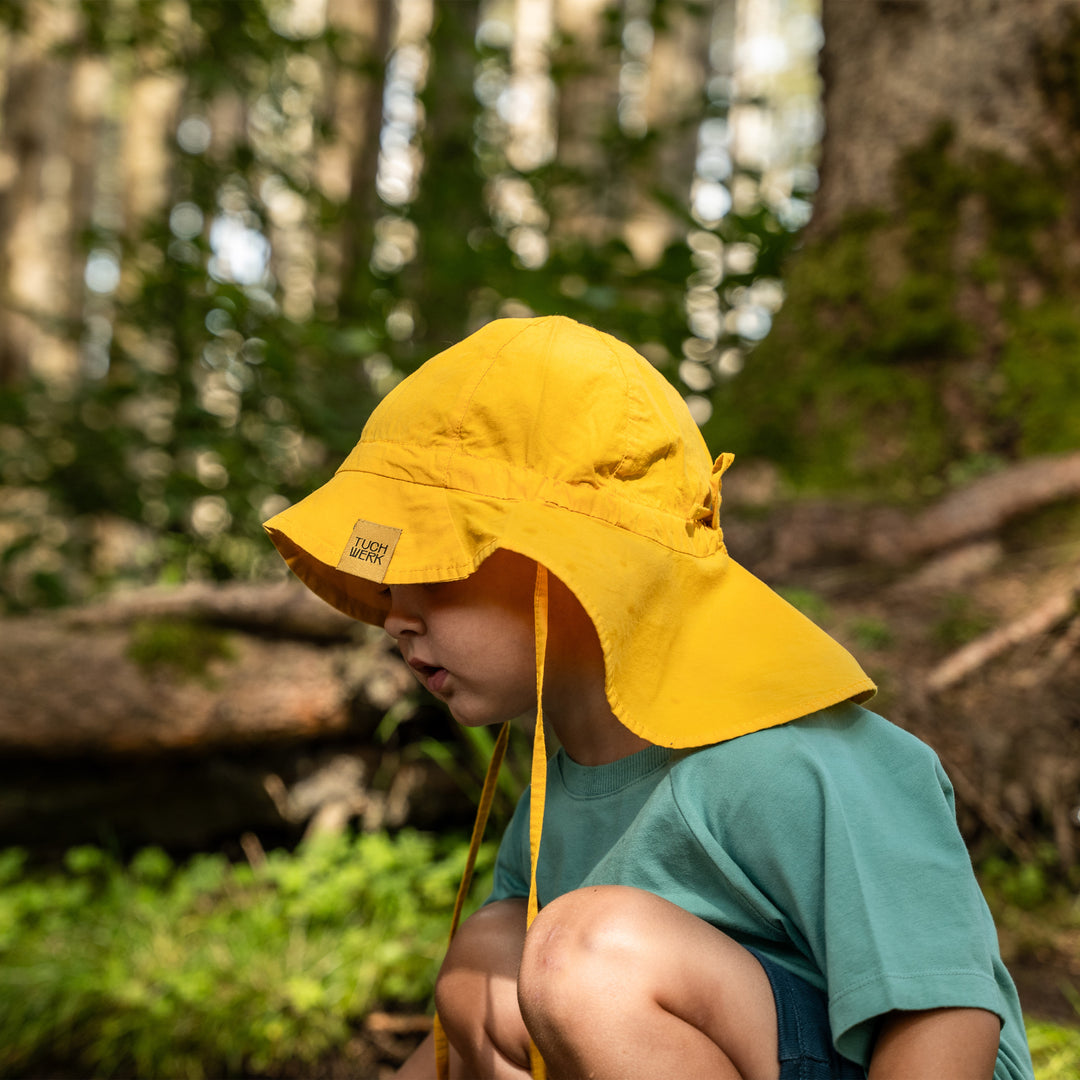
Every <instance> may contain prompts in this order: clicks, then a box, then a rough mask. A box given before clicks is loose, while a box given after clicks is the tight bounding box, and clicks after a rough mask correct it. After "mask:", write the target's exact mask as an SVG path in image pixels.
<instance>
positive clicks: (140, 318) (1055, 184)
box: [0, 0, 1080, 1077]
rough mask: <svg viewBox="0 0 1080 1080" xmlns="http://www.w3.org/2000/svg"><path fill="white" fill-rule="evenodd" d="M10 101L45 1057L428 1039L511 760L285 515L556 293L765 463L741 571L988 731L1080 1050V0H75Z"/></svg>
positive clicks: (984, 848)
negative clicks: (503, 766)
mask: <svg viewBox="0 0 1080 1080" xmlns="http://www.w3.org/2000/svg"><path fill="white" fill-rule="evenodd" d="M0 94H2V105H0V316H2V322H0V604H2V608H3V615H2V617H0V671H2V672H3V674H2V676H0V679H2V680H3V681H2V683H0V687H2V692H0V745H2V746H3V758H2V760H0V781H2V783H0V788H2V790H0V842H2V843H4V844H5V845H8V850H7V852H6V853H5V854H3V855H2V856H0V880H3V881H4V883H5V888H4V891H3V893H2V894H0V959H2V963H0V1003H2V1005H3V1008H2V1009H0V1047H2V1048H0V1070H3V1071H4V1072H5V1074H8V1073H10V1074H11V1075H31V1074H39V1073H40V1072H41V1070H42V1069H43V1068H48V1069H50V1070H52V1071H55V1072H57V1074H58V1075H82V1074H84V1073H85V1072H86V1071H87V1070H89V1071H93V1072H95V1073H96V1074H100V1075H106V1074H112V1075H131V1074H132V1073H136V1074H138V1075H147V1076H150V1075H161V1076H173V1075H202V1074H223V1073H228V1074H230V1075H231V1074H236V1075H244V1074H248V1075H256V1074H257V1075H291V1073H290V1070H295V1069H297V1068H299V1067H300V1066H299V1065H298V1063H300V1062H304V1061H311V1060H313V1059H317V1060H319V1061H320V1062H322V1065H321V1066H320V1067H322V1068H324V1069H327V1070H330V1071H333V1070H337V1071H339V1072H340V1074H341V1075H355V1076H369V1075H370V1076H375V1075H377V1074H378V1069H379V1068H380V1067H383V1068H385V1067H388V1066H389V1065H390V1064H392V1063H393V1062H394V1061H395V1060H396V1059H397V1058H398V1057H400V1055H401V1053H403V1052H404V1050H405V1048H407V1046H408V1044H409V1042H410V1040H411V1039H413V1038H414V1037H415V1034H416V1032H417V1031H418V1030H422V1029H423V1025H424V1023H425V1021H424V1019H423V1018H422V1017H420V1018H417V1017H415V1016H413V1015H412V1011H413V1010H415V1009H416V1008H417V1007H422V1006H423V1004H424V1002H425V1000H426V996H427V994H428V993H429V990H430V980H431V972H432V969H433V967H432V966H433V964H434V962H435V961H436V959H437V956H438V952H439V947H440V946H439V943H440V940H441V936H442V934H443V930H444V922H445V910H446V908H447V907H448V905H449V903H450V901H451V899H452V891H453V885H454V879H455V875H456V874H457V872H458V870H459V869H460V865H461V851H460V840H459V838H460V830H461V829H463V828H464V827H465V825H466V823H467V820H468V815H469V808H470V804H471V802H472V799H473V797H474V794H475V787H476V784H477V783H478V779H477V774H478V770H480V769H481V768H482V761H483V758H484V755H485V753H486V751H487V749H488V745H487V742H486V739H485V737H484V735H483V734H482V733H481V734H480V735H474V736H471V737H469V738H466V736H465V735H464V734H462V733H460V732H457V731H455V729H454V728H453V726H452V725H451V724H449V723H448V721H447V719H446V717H445V715H443V714H442V713H441V712H439V711H438V710H437V709H436V708H435V706H434V703H433V702H431V701H430V700H425V699H424V698H422V697H420V696H418V695H417V694H416V692H415V691H413V690H410V689H409V680H408V677H407V674H405V673H403V672H402V671H401V669H400V665H399V664H397V663H396V661H395V659H394V658H393V657H392V656H391V655H389V654H388V653H387V651H386V649H385V647H384V646H383V645H381V644H380V643H379V642H377V641H376V640H373V639H371V638H369V637H368V636H367V635H365V634H363V633H362V632H361V631H359V630H358V629H356V628H354V627H351V626H349V625H347V624H346V623H345V622H344V621H342V620H340V619H338V618H336V617H335V616H334V614H333V613H331V612H329V610H328V609H324V608H321V607H319V606H318V605H317V604H315V602H313V601H311V599H310V598H309V597H307V595H306V594H304V593H302V592H298V591H296V590H294V589H292V588H291V587H290V586H289V584H288V583H286V582H285V581H284V571H283V568H282V567H281V566H280V565H279V563H278V560H277V556H276V555H275V554H274V553H273V552H272V550H271V549H270V546H269V544H268V543H267V541H266V540H265V538H264V536H263V534H262V530H261V525H260V523H261V521H262V520H264V519H265V518H266V517H268V516H270V515H271V514H272V513H273V512H275V511H276V510H277V509H280V508H281V507H283V506H284V505H286V504H287V503H288V502H290V501H292V500H293V499H295V498H297V497H299V496H300V495H302V494H304V493H306V492H307V491H308V490H310V489H311V488H312V487H314V486H315V485H317V484H318V483H319V482H321V481H322V480H323V479H325V478H326V477H327V476H328V475H329V474H330V473H331V472H332V470H333V469H334V468H335V467H336V465H337V464H338V463H339V462H340V460H341V459H342V458H343V457H344V455H345V454H346V453H347V452H348V450H349V449H350V448H351V446H352V444H353V443H354V441H355V440H356V438H357V436H358V433H359V430H360V428H361V427H362V424H363V421H364V418H365V417H366V415H367V413H368V412H369V411H370V409H371V408H372V407H373V405H374V404H375V403H376V402H377V401H378V400H379V399H380V398H381V397H382V396H383V395H384V394H385V393H386V392H387V391H388V390H389V389H390V388H391V387H392V386H393V385H395V384H396V382H397V381H399V380H400V379H401V378H402V377H403V376H404V375H405V374H407V373H408V372H409V371H411V370H413V369H414V368H415V367H416V366H417V365H418V364H420V363H422V362H423V361H424V360H425V359H427V358H428V357H429V356H431V355H433V354H434V353H436V352H438V351H439V350H440V349H441V348H443V347H445V346H446V345H448V344H450V343H452V342H454V341H457V340H459V339H460V338H461V337H462V336H464V335H465V334H466V333H468V332H470V331H471V330H473V329H475V328H477V327H478V326H479V325H481V324H482V323H483V322H485V321H487V320H489V319H491V318H495V317H499V316H506V315H510V316H514V315H527V314H533V313H536V314H546V313H551V312H559V313H563V314H567V315H571V316H573V317H575V318H578V319H581V320H582V321H585V322H588V323H591V324H592V325H595V326H598V327H600V328H601V329H604V330H607V331H609V332H611V333H614V334H616V335H617V336H619V337H621V338H623V339H624V340H626V341H628V342H630V343H631V344H633V345H634V346H635V347H636V348H638V349H639V350H640V351H642V352H643V353H644V355H646V356H647V357H648V359H649V360H650V361H652V362H653V363H654V364H656V365H657V367H659V368H660V369H661V370H662V371H663V372H664V373H665V374H666V375H667V376H668V378H669V379H671V381H672V382H673V383H674V384H675V385H676V386H677V387H678V388H679V390H680V392H682V393H683V395H684V397H685V398H686V400H687V403H688V405H689V407H690V409H691V411H692V413H693V414H694V416H695V418H696V419H697V420H698V422H699V423H700V425H701V426H702V429H703V432H704V434H705V436H706V439H707V441H708V442H709V444H710V447H711V448H712V449H713V451H714V452H719V451H720V450H731V451H734V452H735V453H736V455H737V457H738V460H737V463H736V465H735V467H734V468H733V469H732V471H731V472H730V473H729V474H728V477H726V478H725V492H724V494H725V513H726V515H727V516H726V519H725V534H726V536H727V539H728V543H729V546H730V548H731V549H732V551H733V553H734V554H735V555H736V557H737V558H739V559H740V561H742V562H743V563H745V564H746V565H748V566H749V567H750V568H751V569H753V570H755V571H756V572H758V573H760V574H762V575H763V576H765V577H766V578H767V579H768V580H769V581H770V582H771V583H773V584H776V585H777V586H779V587H780V588H781V590H782V591H783V592H784V594H785V595H786V596H787V597H788V598H789V599H790V600H791V601H792V602H793V603H796V604H797V605H798V606H800V607H802V608H803V609H804V610H805V611H807V613H808V614H810V615H811V616H812V617H814V618H815V619H817V620H818V621H820V622H822V623H823V624H824V625H825V626H826V627H827V628H828V629H829V630H830V631H831V632H832V633H834V634H836V635H837V636H838V637H840V638H841V639H842V640H844V641H845V642H846V643H847V644H849V645H850V646H851V647H852V648H853V649H854V650H855V651H856V652H857V653H858V654H859V656H860V658H861V659H863V660H864V662H865V663H866V665H867V667H868V669H869V670H870V671H871V672H872V674H873V675H874V677H875V678H876V679H877V681H878V682H879V684H880V686H881V693H880V695H879V699H878V700H879V702H880V708H881V710H882V711H883V712H885V713H886V714H887V715H889V716H890V718H892V719H894V720H895V721H896V722H898V723H902V724H904V725H905V726H907V727H909V728H910V729H912V730H914V731H916V732H917V733H918V734H919V735H920V736H922V737H923V738H925V739H926V740H927V741H929V742H930V743H931V744H932V745H933V746H934V747H935V749H936V750H937V751H938V753H939V754H940V755H941V756H942V758H943V760H944V761H945V764H946V766H947V768H948V770H949V772H950V775H951V776H952V778H953V780H954V782H955V784H956V788H957V795H958V801H959V810H960V819H961V825H962V827H963V829H964V833H965V836H966V838H967V839H968V841H969V845H970V847H971V850H972V853H973V857H974V858H975V860H976V863H977V865H978V866H979V868H980V871H981V874H982V879H983V882H984V885H985V887H986V889H987V892H988V894H989V895H990V897H991V901H992V904H993V906H994V910H995V914H996V915H997V917H998V921H999V927H1000V928H1001V932H1002V942H1003V948H1004V949H1005V951H1006V954H1007V957H1008V959H1009V960H1010V963H1011V964H1012V966H1013V969H1014V971H1016V972H1017V974H1018V979H1019V981H1020V982H1021V989H1022V992H1023V995H1024V1003H1025V1007H1026V1008H1027V1009H1028V1011H1029V1015H1031V1016H1032V1017H1033V1025H1034V1026H1033V1028H1032V1037H1033V1044H1035V1045H1036V1050H1037V1057H1038V1060H1039V1065H1040V1069H1041V1070H1042V1071H1041V1073H1040V1075H1041V1076H1045V1077H1051V1076H1058V1075H1060V1076H1065V1075H1074V1074H1075V1071H1076V1068H1077V1067H1078V1066H1077V1062H1078V1061H1080V1049H1078V1048H1077V1038H1076V1036H1075V1035H1071V1034H1070V1033H1069V1031H1068V1029H1067V1028H1059V1027H1055V1026H1051V1025H1042V1024H1040V1023H1039V1022H1038V1021H1039V1019H1040V1018H1044V1019H1054V1020H1058V1021H1066V1022H1069V1023H1072V1024H1075V1023H1076V1007H1075V1003H1076V1002H1077V1000H1078V998H1077V991H1076V989H1075V988H1074V987H1075V985H1076V984H1077V980H1078V979H1080V946H1078V945H1077V934H1078V932H1080V914H1078V912H1077V910H1076V908H1075V904H1074V900H1073V890H1074V888H1075V885H1076V882H1077V876H1076V862H1077V857H1076V856H1077V848H1076V828H1077V820H1078V817H1077V815H1078V806H1080V745H1078V744H1080V648H1078V646H1080V618H1078V615H1077V595H1078V591H1077V590H1078V587H1080V576H1078V573H1077V555H1078V554H1080V504H1078V497H1080V452H1078V447H1080V302H1078V299H1080V296H1078V294H1080V190H1078V187H1077V184H1076V181H1075V177H1076V176H1077V175H1080V172H1078V166H1080V12H1078V11H1077V9H1076V6H1075V4H1074V3H1072V2H1070V0H1032V2H1030V3H1027V4H1025V5H1022V6H1017V5H1006V4H1000V3H997V2H996V0H865V2H864V0H846V2H845V0H825V2H824V5H823V6H819V5H818V4H817V3H816V2H815V0H619V2H611V0H590V2H588V3H586V2H582V0H576V2H573V3H567V2H556V0H476V2H473V0H449V2H444V0H366V2H360V0H350V2H346V0H227V2H210V0H86V2H79V0H25V2H22V3H15V4H9V5H5V6H3V7H2V8H0ZM568 422H572V418H568ZM520 741H521V742H522V743H524V742H526V741H527V733H521V738H520ZM517 749H518V752H520V746H519V747H518V748H517ZM510 765H511V767H510V770H509V772H508V775H507V777H506V779H505V781H504V786H503V789H502V793H501V796H500V802H499V804H498V805H497V808H496V816H497V817H500V816H501V820H505V815H506V813H507V811H508V808H509V807H510V805H512V801H513V797H514V794H515V792H516V790H519V787H520V780H521V776H522V775H523V773H522V768H521V763H520V759H519V758H516V757H515V756H514V755H512V760H511V763H510ZM416 829H422V830H427V831H426V832H417V831H415V830H416ZM432 830H434V831H435V832H438V833H439V834H440V835H439V836H438V837H434V836H432V835H431V832H432ZM484 858H485V859H487V860H488V861H490V849H488V850H487V852H486V854H485V856H484ZM478 891H479V892H480V893H482V891H483V883H482V882H481V883H480V884H479V886H478ZM387 1009H389V1010H390V1011H387ZM1070 1055H1071V1056H1070ZM65 1070H66V1071H65Z"/></svg>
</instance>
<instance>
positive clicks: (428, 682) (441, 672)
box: [409, 656, 450, 694]
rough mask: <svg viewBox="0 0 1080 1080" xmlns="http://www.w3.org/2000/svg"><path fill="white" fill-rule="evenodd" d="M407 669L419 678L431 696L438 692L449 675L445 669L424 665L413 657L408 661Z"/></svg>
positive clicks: (433, 665)
mask: <svg viewBox="0 0 1080 1080" xmlns="http://www.w3.org/2000/svg"><path fill="white" fill-rule="evenodd" d="M409 667H411V668H412V669H413V671H415V672H416V673H417V675H419V676H420V678H421V680H422V681H423V683H424V685H425V686H426V687H427V688H428V689H429V690H430V691H431V692H432V693H433V694H437V693H438V692H439V690H440V689H441V688H442V685H443V683H445V682H446V677H447V675H449V674H450V673H449V672H448V671H447V670H446V668H444V667H439V666H438V665H436V664H425V663H424V661H423V660H417V659H416V657H415V656H414V657H413V658H412V659H411V660H410V661H409Z"/></svg>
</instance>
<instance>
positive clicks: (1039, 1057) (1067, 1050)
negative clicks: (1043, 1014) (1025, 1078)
mask: <svg viewBox="0 0 1080 1080" xmlns="http://www.w3.org/2000/svg"><path fill="white" fill-rule="evenodd" d="M1026 1027H1027V1037H1028V1046H1029V1047H1030V1048H1031V1060H1032V1064H1033V1065H1034V1066H1035V1080H1074V1078H1075V1077H1077V1076H1080V1030H1078V1029H1077V1028H1075V1027H1062V1026H1061V1025H1060V1024H1052V1023H1050V1022H1049V1021H1044V1020H1029V1021H1027V1024H1026Z"/></svg>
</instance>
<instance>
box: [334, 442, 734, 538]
mask: <svg viewBox="0 0 1080 1080" xmlns="http://www.w3.org/2000/svg"><path fill="white" fill-rule="evenodd" d="M462 456H464V457H468V456H469V455H467V454H463V455H462ZM476 460H480V461H483V460H484V459H482V458H479V459H476ZM515 467H516V468H524V466H515ZM348 471H349V472H357V473H367V474H369V475H371V476H380V477H382V478H383V479H385V480H393V481H394V482H395V483H400V484H415V485H417V486H418V487H430V488H435V489H437V490H439V491H444V492H445V491H453V492H455V493H457V494H459V495H467V496H472V497H475V498H478V499H495V500H496V501H498V502H504V503H525V504H533V505H539V506H548V507H551V508H552V509H555V510H563V511H565V512H566V513H568V514H578V515H579V516H580V517H584V518H588V519H589V520H590V521H597V522H599V523H601V524H603V525H607V526H609V527H610V528H613V529H621V530H622V531H623V532H628V533H630V534H631V535H632V536H637V537H639V538H640V539H642V540H648V541H649V542H650V543H653V544H656V545H657V546H658V547H661V548H663V549H664V550H665V551H674V552H676V553H678V554H680V555H688V556H690V557H691V558H694V559H708V558H712V557H713V556H714V555H725V556H726V555H728V549H727V544H725V543H724V539H723V536H720V537H719V539H718V542H717V546H716V550H715V551H704V552H700V553H699V552H697V551H688V550H687V549H686V548H684V547H682V546H676V545H674V544H671V543H667V542H665V541H664V540H661V539H657V538H656V537H655V536H650V535H649V534H648V533H644V532H641V531H640V530H639V529H637V528H635V527H634V526H633V525H631V524H629V523H626V522H622V521H615V520H612V519H611V518H610V517H601V516H600V515H599V514H594V513H590V512H589V511H588V510H582V509H579V508H578V507H576V506H566V505H565V504H563V503H559V502H555V501H554V500H538V499H535V498H524V497H522V496H514V495H495V494H492V493H491V492H486V491H471V490H469V489H468V488H459V487H449V486H448V485H444V484H439V483H435V482H426V481H423V480H407V479H404V478H402V477H400V476H387V475H386V474H385V473H377V472H374V471H372V470H371V469H350V470H348ZM536 475H538V476H541V477H543V475H544V474H543V473H537V474H536ZM545 479H550V478H545ZM628 506H629V507H631V508H633V509H641V510H645V511H650V512H655V513H657V514H660V515H662V516H664V517H665V518H669V519H670V520H671V521H672V522H675V523H677V524H679V525H685V524H686V521H687V519H686V518H683V517H680V516H679V515H678V514H672V513H670V512H668V511H664V510H660V509H658V508H656V507H653V506H651V505H649V504H647V503H628ZM709 531H710V532H711V530H709ZM713 535H715V534H713Z"/></svg>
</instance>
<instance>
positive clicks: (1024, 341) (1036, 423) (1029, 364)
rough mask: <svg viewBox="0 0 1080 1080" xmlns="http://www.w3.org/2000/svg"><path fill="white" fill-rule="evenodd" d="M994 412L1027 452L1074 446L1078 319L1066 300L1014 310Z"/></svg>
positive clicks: (1079, 437) (1079, 389)
mask: <svg viewBox="0 0 1080 1080" xmlns="http://www.w3.org/2000/svg"><path fill="white" fill-rule="evenodd" d="M1001 373H1002V375H1003V376H1004V378H1005V382H1006V390H1005V393H1004V394H1003V395H1002V397H1001V401H1000V405H999V409H1000V415H1001V417H1002V420H1003V421H1004V422H1006V423H1008V424H1010V425H1011V426H1013V428H1014V430H1015V438H1016V440H1017V442H1018V444H1019V446H1020V448H1021V449H1022V450H1023V452H1024V453H1027V454H1047V453H1059V452H1063V451H1067V450H1075V449H1076V447H1077V446H1080V407H1074V406H1070V405H1069V403H1070V402H1071V403H1080V317H1078V315H1077V308H1076V305H1075V303H1074V302H1073V301H1072V300H1070V299H1058V298H1054V299H1048V300H1046V301H1044V302H1043V303H1041V304H1039V305H1038V306H1037V307H1034V308H1030V309H1025V308H1019V309H1018V310H1017V311H1016V312H1015V314H1014V315H1013V318H1012V333H1011V335H1010V336H1009V338H1008V340H1007V342H1006V345H1005V349H1004V351H1003V354H1002V358H1001Z"/></svg>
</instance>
